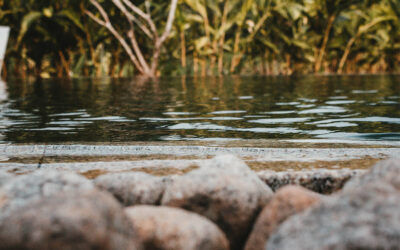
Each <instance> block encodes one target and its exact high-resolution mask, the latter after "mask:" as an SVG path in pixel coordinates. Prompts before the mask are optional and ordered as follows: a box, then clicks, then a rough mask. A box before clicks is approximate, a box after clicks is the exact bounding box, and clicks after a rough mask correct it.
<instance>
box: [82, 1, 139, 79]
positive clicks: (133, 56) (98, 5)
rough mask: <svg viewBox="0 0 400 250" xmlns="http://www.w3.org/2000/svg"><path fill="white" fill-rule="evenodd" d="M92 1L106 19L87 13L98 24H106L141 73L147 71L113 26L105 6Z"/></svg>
mask: <svg viewBox="0 0 400 250" xmlns="http://www.w3.org/2000/svg"><path fill="white" fill-rule="evenodd" d="M90 2H91V3H92V4H93V5H94V6H95V7H96V9H97V10H98V11H99V12H100V15H101V16H102V17H103V19H104V21H102V20H100V19H99V18H97V17H96V16H95V15H94V14H93V13H91V12H90V11H88V10H86V11H85V12H86V14H87V15H88V16H89V17H90V18H92V19H93V20H94V21H95V22H97V23H98V24H100V25H102V26H104V27H105V28H107V29H108V30H109V31H110V32H111V33H112V34H113V35H114V37H115V38H117V40H118V41H119V43H120V44H121V45H122V47H123V48H124V49H125V51H126V52H127V53H128V55H129V57H130V59H131V61H132V62H133V64H135V66H136V68H137V69H138V70H139V71H140V73H142V74H143V73H145V72H144V70H143V67H142V66H141V65H140V63H139V62H138V60H137V58H136V56H135V54H134V53H133V51H132V49H131V48H130V47H129V45H128V44H127V43H126V41H125V39H124V38H123V37H122V36H121V35H120V34H119V33H118V31H116V30H115V28H114V27H113V26H112V24H111V22H110V19H109V18H108V15H107V13H106V12H105V10H104V9H103V7H102V6H101V5H100V4H99V3H98V2H97V1H96V0H90Z"/></svg>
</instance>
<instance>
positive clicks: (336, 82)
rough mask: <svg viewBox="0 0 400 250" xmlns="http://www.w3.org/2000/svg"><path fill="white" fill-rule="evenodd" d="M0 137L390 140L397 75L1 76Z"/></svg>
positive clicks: (396, 129)
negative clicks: (142, 79)
mask: <svg viewBox="0 0 400 250" xmlns="http://www.w3.org/2000/svg"><path fill="white" fill-rule="evenodd" d="M7 85H8V86H5V84H2V86H0V87H1V88H0V92H1V93H0V142H2V143H5V142H53V143H54V142H130V141H148V140H200V139H201V140H207V139H218V138H220V139H221V138H224V139H241V138H243V139H257V138H263V139H268V138H275V139H315V138H326V139H355V140H384V141H387V140H400V95H399V93H400V76H345V77H334V76H331V77H291V78H288V77H275V78H272V77H271V78H239V77H237V78H232V77H226V78H199V79H194V78H188V79H185V78H168V79H161V80H159V81H158V82H151V83H144V82H140V81H135V80H127V79H125V80H114V79H101V80H90V79H80V80H42V81H36V82H24V81H20V80H10V81H8V83H7Z"/></svg>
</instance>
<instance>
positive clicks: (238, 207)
mask: <svg viewBox="0 0 400 250" xmlns="http://www.w3.org/2000/svg"><path fill="white" fill-rule="evenodd" d="M272 195H273V193H272V191H271V189H270V188H269V187H268V186H267V185H265V184H264V183H263V182H262V181H261V180H260V179H259V178H258V177H257V175H256V174H254V173H253V172H252V171H251V170H250V169H249V168H248V166H247V165H246V164H245V163H244V162H243V161H242V160H241V159H239V158H237V157H235V156H230V155H221V156H217V157H215V158H214V159H212V160H209V161H208V162H206V164H204V165H202V166H200V168H199V169H197V170H194V171H192V172H189V173H188V174H186V175H184V176H181V177H179V178H176V179H175V180H174V182H173V183H172V184H170V185H169V186H168V187H167V188H166V190H165V193H164V196H163V199H162V202H161V203H162V205H166V206H173V207H180V208H183V209H186V210H189V211H193V212H195V213H198V214H200V215H203V216H205V217H207V218H208V219H210V220H211V221H213V222H214V223H216V224H217V225H218V226H219V227H220V228H221V229H222V230H223V231H224V232H225V234H226V235H227V237H228V240H229V242H230V246H231V248H232V249H241V248H242V247H243V244H244V242H245V240H246V238H247V235H248V234H249V232H250V230H251V226H252V224H253V222H254V220H255V218H256V217H257V215H258V213H259V212H260V210H261V209H262V208H263V207H264V205H265V204H267V202H268V201H269V200H270V198H271V197H272Z"/></svg>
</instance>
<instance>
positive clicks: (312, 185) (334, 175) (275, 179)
mask: <svg viewBox="0 0 400 250" xmlns="http://www.w3.org/2000/svg"><path fill="white" fill-rule="evenodd" d="M364 172H365V171H363V170H346V169H343V170H313V171H294V172H273V171H263V172H258V173H257V175H258V177H259V178H260V179H261V180H263V181H264V182H265V183H266V184H267V185H268V186H270V187H271V189H272V190H274V191H276V190H278V189H279V188H281V187H283V186H285V185H300V186H302V187H305V188H307V189H310V190H312V191H315V192H318V193H322V194H330V193H333V192H335V191H338V190H340V189H341V188H342V187H343V186H344V184H345V183H346V182H347V181H348V180H350V179H351V178H353V177H354V176H358V175H361V174H362V173H364Z"/></svg>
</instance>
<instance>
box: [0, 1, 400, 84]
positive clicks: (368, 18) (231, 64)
mask: <svg viewBox="0 0 400 250" xmlns="http://www.w3.org/2000/svg"><path fill="white" fill-rule="evenodd" d="M131 2H132V3H134V4H135V5H137V6H139V7H140V8H141V9H143V10H145V11H147V13H150V14H151V17H152V18H153V20H154V22H155V23H156V24H157V28H160V29H162V28H163V27H164V25H165V21H166V19H167V15H168V11H167V9H168V8H169V7H168V6H169V1H165V0H152V1H148V0H140V1H137V0H131ZM99 3H101V4H102V6H103V7H104V9H105V10H106V11H107V13H108V14H109V16H110V19H111V20H112V22H113V24H114V26H115V27H116V29H118V30H120V31H121V32H122V33H123V30H124V29H125V28H126V25H128V24H127V23H126V20H125V17H124V16H123V14H122V13H120V11H119V10H118V8H116V7H115V6H114V5H113V3H112V1H111V0H99ZM86 9H88V10H91V11H93V12H95V11H96V10H95V9H94V8H93V6H91V5H90V3H89V1H88V0H51V1H49V0H12V1H10V0H0V25H7V26H10V27H11V37H10V42H9V46H8V50H7V54H6V60H5V65H4V68H3V74H4V76H16V77H22V78H24V77H29V76H39V77H43V78H47V77H102V76H112V77H129V76H134V75H137V74H138V72H137V70H135V68H134V66H133V65H132V63H131V61H130V60H129V57H128V56H127V55H126V53H125V51H124V50H123V48H122V47H121V46H120V44H119V43H118V41H116V40H115V39H114V37H113V36H112V35H111V34H110V33H109V32H108V31H107V30H106V29H105V28H104V27H102V26H99V25H98V24H96V23H95V22H94V21H92V20H91V19H90V18H89V17H88V16H87V15H86V14H85V10H86ZM135 32H136V34H135V35H136V38H137V40H138V43H139V45H140V47H141V49H142V51H143V53H144V55H145V57H150V56H151V50H152V48H151V46H152V43H149V42H148V41H147V39H148V38H147V37H146V35H145V34H144V33H143V32H142V31H141V30H140V29H136V30H135ZM399 52H400V0H180V1H179V4H178V9H177V12H176V16H175V21H174V26H173V30H172V32H171V34H170V36H169V37H168V40H167V41H166V43H165V46H163V48H162V52H161V57H160V65H159V67H158V75H161V76H178V75H189V76H193V75H194V76H205V75H230V74H237V75H292V74H314V73H315V74H321V73H325V74H330V73H347V74H352V73H398V72H400V66H399V62H400V53H399Z"/></svg>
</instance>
